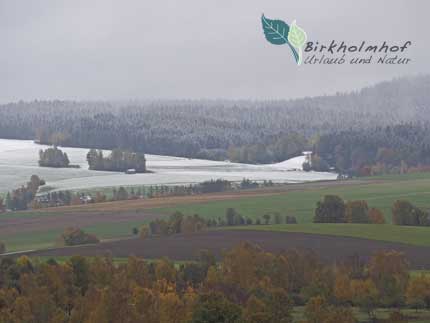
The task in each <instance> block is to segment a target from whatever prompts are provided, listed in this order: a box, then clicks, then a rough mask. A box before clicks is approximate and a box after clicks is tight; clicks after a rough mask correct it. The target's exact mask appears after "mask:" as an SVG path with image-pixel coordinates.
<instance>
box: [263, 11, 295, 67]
mask: <svg viewBox="0 0 430 323" xmlns="http://www.w3.org/2000/svg"><path fill="white" fill-rule="evenodd" d="M261 22H262V24H263V31H264V36H265V37H266V39H267V41H268V42H269V43H271V44H274V45H284V44H287V45H288V46H290V48H291V50H292V51H293V55H294V59H295V60H296V62H298V61H299V55H298V53H297V51H296V50H295V48H294V47H293V46H291V44H290V43H289V41H288V34H289V32H290V26H288V24H286V23H285V22H284V21H282V20H271V19H268V18H266V17H265V16H264V14H263V15H262V16H261Z"/></svg>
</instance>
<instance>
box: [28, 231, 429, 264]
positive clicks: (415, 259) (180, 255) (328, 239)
mask: <svg viewBox="0 0 430 323" xmlns="http://www.w3.org/2000/svg"><path fill="white" fill-rule="evenodd" d="M241 241H249V242H252V243H255V244H257V245H259V246H260V247H262V248H263V249H264V250H267V251H271V252H280V251H282V250H288V249H295V248H296V249H312V250H314V251H315V252H316V253H317V254H318V255H319V257H320V259H321V260H322V261H324V262H327V263H332V262H334V261H336V260H341V259H344V258H346V257H349V256H352V255H359V256H360V257H362V258H363V259H368V258H369V257H370V256H371V255H372V254H373V253H374V252H376V251H378V250H397V251H401V252H404V253H405V255H406V257H407V258H408V260H409V262H410V264H411V267H412V268H413V269H427V270H428V269H430V247H419V246H412V245H406V244H402V243H392V242H383V241H375V240H366V239H359V238H348V237H335V236H327V235H317V234H305V233H285V232H266V231H241V230H226V231H221V230H217V231H207V232H199V233H194V234H189V235H182V234H179V235H174V236H170V237H159V238H148V239H145V240H141V239H138V238H134V239H126V240H117V241H110V242H104V243H101V244H99V245H90V246H79V247H69V248H57V249H50V250H45V251H37V252H32V253H29V255H33V256H52V257H55V256H72V255H82V256H97V255H106V254H111V255H112V256H113V257H127V256H130V255H135V256H140V257H144V258H160V257H168V258H170V259H173V260H195V259H196V258H197V256H198V254H199V251H200V250H203V249H206V250H210V251H212V252H213V253H214V254H215V255H216V257H217V258H218V259H219V258H220V256H221V253H222V251H223V250H227V249H229V248H231V247H233V246H234V245H236V244H238V243H240V242H241Z"/></svg>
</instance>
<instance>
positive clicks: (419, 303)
mask: <svg viewBox="0 0 430 323" xmlns="http://www.w3.org/2000/svg"><path fill="white" fill-rule="evenodd" d="M406 302H407V303H408V304H409V305H411V306H412V307H414V308H416V309H417V310H418V309H419V308H424V307H427V308H429V307H430V277H429V276H428V275H424V274H422V275H420V276H418V277H414V278H412V279H410V280H409V284H408V288H407V290H406Z"/></svg>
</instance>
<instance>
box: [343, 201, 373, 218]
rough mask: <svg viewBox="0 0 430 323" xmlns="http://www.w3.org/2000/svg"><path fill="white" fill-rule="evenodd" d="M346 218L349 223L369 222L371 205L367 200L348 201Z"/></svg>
mask: <svg viewBox="0 0 430 323" xmlns="http://www.w3.org/2000/svg"><path fill="white" fill-rule="evenodd" d="M345 218H346V221H347V222H349V223H369V222H370V219H369V206H368V205H367V202H366V201H348V202H347V203H346V208H345Z"/></svg>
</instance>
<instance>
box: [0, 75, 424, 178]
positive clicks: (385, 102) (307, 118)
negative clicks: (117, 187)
mask: <svg viewBox="0 0 430 323" xmlns="http://www.w3.org/2000/svg"><path fill="white" fill-rule="evenodd" d="M429 104H430V77H429V76H420V77H415V78H404V79H399V80H393V81H391V82H383V83H380V84H377V85H376V86H374V87H369V88H365V89H362V90H361V91H358V92H354V93H350V94H337V95H333V96H324V97H315V98H305V99H300V100H290V101H222V100H217V101H204V100H200V101H191V100H183V101H143V102H111V103H110V102H72V101H34V102H28V103H26V102H17V103H10V104H5V105H1V106H0V138H13V139H36V140H37V141H38V142H40V143H44V144H54V145H63V146H72V147H88V148H97V149H114V148H121V149H127V150H130V151H135V152H142V153H151V154H161V155H173V156H185V157H198V158H206V159H218V160H224V159H230V160H232V161H240V162H248V163H271V162H279V161H283V160H286V159H288V158H290V157H294V156H297V155H298V154H300V153H301V151H303V150H309V149H312V148H314V149H315V150H316V152H317V154H318V155H319V159H318V158H316V159H315V163H314V165H312V166H313V167H322V168H325V167H326V166H327V164H328V165H329V166H332V167H336V169H337V170H338V171H339V172H342V173H347V174H351V175H360V174H364V175H367V174H380V173H391V172H401V171H413V170H420V169H425V167H426V166H429V165H430V151H429V148H428V142H429V131H428V129H429V125H428V124H429V122H430V117H429V114H428V107H429ZM326 163H327V164H326Z"/></svg>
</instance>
